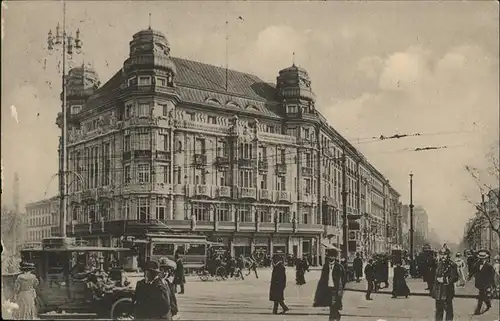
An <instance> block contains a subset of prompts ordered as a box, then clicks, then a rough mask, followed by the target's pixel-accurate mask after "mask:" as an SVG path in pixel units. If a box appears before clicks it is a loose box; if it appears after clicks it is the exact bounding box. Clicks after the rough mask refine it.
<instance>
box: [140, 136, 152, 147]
mask: <svg viewBox="0 0 500 321" xmlns="http://www.w3.org/2000/svg"><path fill="white" fill-rule="evenodd" d="M138 136H139V148H138V149H139V150H151V139H150V138H149V134H144V133H142V134H139V135H138Z"/></svg>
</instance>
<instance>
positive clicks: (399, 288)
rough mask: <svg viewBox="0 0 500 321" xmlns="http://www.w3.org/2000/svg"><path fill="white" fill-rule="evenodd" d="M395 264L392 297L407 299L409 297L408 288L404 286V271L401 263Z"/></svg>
mask: <svg viewBox="0 0 500 321" xmlns="http://www.w3.org/2000/svg"><path fill="white" fill-rule="evenodd" d="M395 264H396V266H395V267H394V277H393V279H392V297H393V298H397V297H398V296H404V297H406V298H407V297H408V295H410V288H409V287H408V284H406V270H405V268H404V267H403V266H402V263H401V261H396V262H395Z"/></svg>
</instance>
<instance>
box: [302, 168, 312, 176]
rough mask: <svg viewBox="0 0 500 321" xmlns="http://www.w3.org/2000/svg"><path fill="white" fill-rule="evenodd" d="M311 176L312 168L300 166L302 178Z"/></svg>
mask: <svg viewBox="0 0 500 321" xmlns="http://www.w3.org/2000/svg"><path fill="white" fill-rule="evenodd" d="M312 174H313V170H312V167H307V166H302V176H305V177H311V176H312Z"/></svg>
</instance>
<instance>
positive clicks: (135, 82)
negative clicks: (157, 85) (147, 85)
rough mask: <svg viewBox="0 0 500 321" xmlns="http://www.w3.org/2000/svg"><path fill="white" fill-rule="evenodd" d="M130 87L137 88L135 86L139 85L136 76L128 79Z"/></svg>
mask: <svg viewBox="0 0 500 321" xmlns="http://www.w3.org/2000/svg"><path fill="white" fill-rule="evenodd" d="M128 85H129V86H135V85H137V77H135V76H134V77H131V78H129V79H128Z"/></svg>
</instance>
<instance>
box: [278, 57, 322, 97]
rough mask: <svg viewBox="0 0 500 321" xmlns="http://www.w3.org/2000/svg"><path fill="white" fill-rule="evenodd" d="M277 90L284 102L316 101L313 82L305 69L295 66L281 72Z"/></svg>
mask: <svg viewBox="0 0 500 321" xmlns="http://www.w3.org/2000/svg"><path fill="white" fill-rule="evenodd" d="M277 89H278V92H279V94H280V96H281V98H282V99H284V100H287V101H288V100H305V101H312V102H314V101H315V100H316V97H315V96H314V93H313V92H312V90H311V80H310V79H309V75H308V74H307V71H306V70H305V69H304V68H300V67H298V66H295V64H294V65H293V66H291V67H288V68H285V69H283V70H280V72H279V76H278V78H277Z"/></svg>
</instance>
